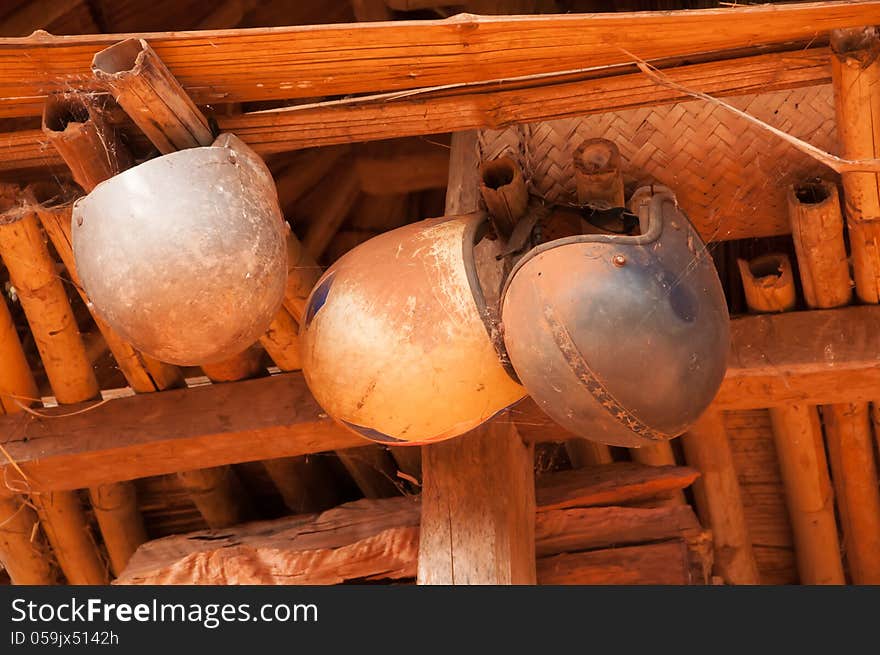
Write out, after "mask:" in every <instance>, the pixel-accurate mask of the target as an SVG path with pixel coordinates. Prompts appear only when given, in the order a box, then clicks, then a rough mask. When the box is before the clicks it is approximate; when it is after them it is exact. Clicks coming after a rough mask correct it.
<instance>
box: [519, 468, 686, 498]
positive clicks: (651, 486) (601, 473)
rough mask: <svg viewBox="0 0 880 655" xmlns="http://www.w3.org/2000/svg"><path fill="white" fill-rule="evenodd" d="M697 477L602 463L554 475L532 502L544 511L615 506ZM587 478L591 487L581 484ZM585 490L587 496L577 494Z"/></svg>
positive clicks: (681, 486) (676, 471) (670, 470)
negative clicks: (551, 480) (550, 482)
mask: <svg viewBox="0 0 880 655" xmlns="http://www.w3.org/2000/svg"><path fill="white" fill-rule="evenodd" d="M698 475H699V474H698V473H697V472H696V471H695V470H694V469H691V468H688V467H686V466H644V465H642V464H634V463H620V464H604V465H601V466H591V467H588V468H583V469H576V470H573V471H564V472H561V473H556V474H554V476H553V477H554V486H553V487H549V488H547V487H541V488H539V489H538V490H537V492H536V502H537V503H538V505H540V506H541V507H543V508H545V509H554V508H555V509H562V508H565V507H591V506H597V505H618V504H620V503H626V502H633V501H637V500H644V499H646V498H652V497H653V496H656V495H658V494H662V493H664V492H668V491H675V490H678V489H684V488H685V487H687V486H690V484H691V483H692V482H693V481H694V480H696V479H697V476H698ZM585 476H588V479H589V480H590V481H591V484H589V485H585V484H584V479H585ZM577 489H587V490H588V493H589V495H583V494H582V493H577V492H576V490H577Z"/></svg>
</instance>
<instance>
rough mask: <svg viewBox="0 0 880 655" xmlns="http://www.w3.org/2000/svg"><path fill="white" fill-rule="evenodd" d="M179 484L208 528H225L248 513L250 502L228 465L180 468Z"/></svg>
mask: <svg viewBox="0 0 880 655" xmlns="http://www.w3.org/2000/svg"><path fill="white" fill-rule="evenodd" d="M177 477H178V480H180V482H181V485H182V487H183V488H184V490H185V491H186V492H187V494H188V495H189V497H190V498H191V499H192V501H193V503H195V506H196V507H197V508H198V510H199V513H200V514H201V515H202V517H203V518H204V519H205V523H207V524H208V527H210V528H227V527H229V526H231V525H235V524H237V523H241V522H243V521H244V520H246V519H247V518H248V516H249V515H250V514H251V503H250V499H249V497H248V496H247V495H246V494H245V492H244V488H243V487H242V485H241V481H240V480H239V478H238V475H237V474H236V473H235V470H234V469H233V468H232V467H231V466H218V467H215V468H207V469H197V470H193V471H181V472H180V473H178V474H177Z"/></svg>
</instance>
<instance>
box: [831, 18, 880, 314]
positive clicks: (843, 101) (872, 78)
mask: <svg viewBox="0 0 880 655" xmlns="http://www.w3.org/2000/svg"><path fill="white" fill-rule="evenodd" d="M878 49H880V35H878V30H877V28H876V27H865V28H859V29H852V30H835V31H833V32H832V33H831V50H832V54H833V56H832V57H831V80H832V84H833V86H834V101H835V108H836V112H837V133H838V137H839V140H840V146H841V153H840V154H841V156H842V157H844V158H847V159H874V158H878V157H880V93H878V89H880V61H878V58H877V52H878ZM842 178H843V192H844V197H845V199H846V218H847V226H848V227H849V241H850V248H851V250H852V257H853V269H854V273H855V276H854V277H855V286H856V294H857V295H858V297H859V299H860V300H861V301H862V302H865V303H877V302H880V174H878V173H844V174H843V175H842Z"/></svg>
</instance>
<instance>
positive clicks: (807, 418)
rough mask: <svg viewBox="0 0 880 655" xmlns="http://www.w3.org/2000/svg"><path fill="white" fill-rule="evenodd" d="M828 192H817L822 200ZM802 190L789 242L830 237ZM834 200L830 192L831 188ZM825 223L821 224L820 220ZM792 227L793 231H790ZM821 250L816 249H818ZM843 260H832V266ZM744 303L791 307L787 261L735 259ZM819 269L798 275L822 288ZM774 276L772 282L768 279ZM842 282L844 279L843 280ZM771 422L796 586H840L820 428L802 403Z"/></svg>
mask: <svg viewBox="0 0 880 655" xmlns="http://www.w3.org/2000/svg"><path fill="white" fill-rule="evenodd" d="M827 190H828V189H827V188H825V187H823V188H822V189H820V191H817V192H816V193H820V192H821V193H822V195H823V196H824V198H823V200H827V197H828V194H827V193H825V191H827ZM805 193H812V192H804V193H797V192H796V191H794V190H790V193H789V207H790V208H793V213H792V214H791V217H792V226H793V229H794V230H796V231H797V233H799V235H800V236H796V237H795V243H796V244H797V243H798V240H799V239H800V243H801V245H802V246H803V245H804V244H809V243H811V242H814V243H815V236H816V231H819V230H821V231H823V232H824V236H826V237H827V238H828V239H832V238H833V237H834V236H835V233H833V232H830V231H828V230H827V229H826V226H828V225H829V224H834V222H835V221H834V219H833V217H832V216H829V215H828V214H829V212H828V211H826V210H825V209H823V208H822V203H816V202H812V203H810V202H807V206H806V207H803V206H801V204H802V203H803V202H804V201H805V200H810V199H812V198H814V197H816V196H813V195H809V196H805ZM834 195H835V197H836V189H834ZM793 201H794V202H797V204H796V205H793V204H792V202H793ZM823 219H825V220H823ZM836 223H837V232H836V236H837V238H839V239H841V240H842V237H843V224H842V222H841V221H840V211H839V207H838V211H837V221H836ZM795 225H796V227H795ZM820 250H821V248H820ZM801 252H803V256H804V261H805V262H806V261H810V262H815V261H818V262H821V260H822V258H823V253H821V252H817V249H816V248H815V247H806V248H803V247H802V248H800V249H799V250H798V253H799V256H800V254H801ZM841 261H842V263H843V267H844V271H846V261H845V259H844V260H837V262H836V265H837V266H839V265H840V263H841ZM739 266H740V273H741V274H742V281H743V288H744V289H745V290H746V302H747V303H748V305H749V310H750V311H752V312H777V311H778V312H781V311H787V310H789V309H791V308H792V307H793V306H794V297H795V287H794V278H793V276H792V274H791V262H790V261H789V259H788V257H787V256H786V255H782V254H772V255H765V256H764V257H759V258H757V259H754V260H752V261H751V262H748V263H747V262H745V261H743V260H742V259H740V260H739ZM821 271H822V267H821V266H820V267H816V268H813V267H810V270H807V271H804V272H803V274H802V275H803V276H809V277H811V278H812V279H814V280H816V281H817V282H818V284H819V285H821V284H822V278H821ZM774 277H775V278H776V279H775V280H774V279H773V278H774ZM847 282H848V280H847ZM769 411H770V420H771V422H772V424H773V440H774V444H775V446H776V455H777V457H778V459H779V469H780V473H781V476H782V482H783V484H784V485H785V500H786V505H787V506H788V515H789V517H790V519H791V527H792V532H793V533H794V542H795V557H796V559H797V565H798V574H799V577H800V582H801V584H810V585H814V584H844V583H845V582H846V579H845V577H844V572H843V562H842V560H841V555H840V541H839V539H838V536H837V520H836V518H835V515H834V494H833V492H832V488H831V478H830V477H829V474H828V461H827V459H826V457H825V444H824V442H823V439H822V424H821V422H820V420H819V411H818V409H817V408H816V407H813V406H810V405H803V404H790V405H785V406H782V407H772V408H770V410H769Z"/></svg>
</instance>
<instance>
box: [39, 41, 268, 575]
mask: <svg viewBox="0 0 880 655" xmlns="http://www.w3.org/2000/svg"><path fill="white" fill-rule="evenodd" d="M125 43H128V45H129V46H131V45H132V44H131V43H130V42H123V44H125ZM120 45H122V44H120ZM114 47H115V46H114ZM147 47H148V46H147ZM110 50H111V51H112V50H113V48H111V49H110ZM130 51H131V49H130V48H129V50H126V49H125V48H124V47H123V48H121V50H116V51H113V52H112V53H111V55H113V56H114V57H117V56H121V55H120V52H122V53H123V54H124V53H125V52H130ZM150 52H152V51H150ZM114 53H115V54H114ZM154 59H156V58H155V57H154V56H152V57H150V62H148V63H147V64H145V66H147V67H148V68H149V70H151V71H152V70H155V68H156V66H155V63H154V62H153V60H154ZM113 61H117V62H118V61H119V60H118V58H117V59H114V60H113ZM160 64H161V62H160ZM140 82H141V78H140V76H139V75H138V74H132V75H129V76H126V75H123V76H122V81H121V82H120V84H123V85H124V86H125V85H131V86H132V88H134V89H135V91H133V92H132V93H134V94H135V95H125V98H126V103H127V106H125V109H126V110H127V111H128V112H129V113H131V112H133V111H136V110H137V105H136V102H137V100H136V98H138V97H139V96H137V95H136V93H138V92H139V91H137V89H139V88H140V87H139V86H138V85H139V84H140ZM126 88H128V87H127V86H126ZM178 104H180V103H178ZM183 104H185V103H183ZM137 116H138V117H140V118H141V120H146V119H148V115H146V116H145V115H144V114H143V113H139V114H137ZM71 118H73V119H77V120H76V121H75V122H76V125H73V126H72V125H71V124H72V123H73V122H74V121H72V120H71ZM136 122H137V119H136ZM139 124H140V123H139ZM141 127H143V126H142V125H141ZM152 127H153V126H151V128H152ZM43 128H44V132H45V133H46V134H47V137H49V140H50V142H51V143H53V145H55V146H56V148H58V149H59V152H60V154H61V155H62V157H63V158H64V160H65V162H66V163H67V164H68V166H69V167H70V168H71V171H72V172H73V173H74V178H75V179H76V181H77V182H79V184H80V185H81V186H82V187H83V188H84V189H85V190H86V191H91V189H92V188H94V186H96V185H97V184H99V183H101V182H103V181H104V180H106V179H109V178H110V177H112V176H113V175H115V174H117V173H119V172H120V171H121V170H123V169H124V168H125V166H126V165H127V164H129V163H130V161H131V160H130V157H128V156H127V155H126V154H125V149H124V147H123V146H122V144H121V143H119V142H118V140H116V139H115V135H114V134H113V132H112V130H110V129H109V128H108V127H107V126H106V123H105V122H104V121H103V120H102V118H101V117H100V116H98V115H96V113H95V112H94V111H93V110H92V105H91V104H90V103H89V102H88V100H87V99H86V98H84V97H82V96H67V97H66V98H65V100H64V104H61V103H60V102H55V103H53V104H51V105H50V106H48V107H47V109H46V112H45V113H44V126H43ZM147 134H148V136H150V138H151V139H152V138H153V135H152V134H150V133H149V132H147ZM175 138H177V139H179V138H180V135H179V133H177V134H176V137H175ZM209 143H210V141H209ZM156 145H157V147H159V144H156ZM193 145H200V144H198V143H191V142H188V143H187V147H189V146H193ZM96 150H98V155H97V156H96V155H95V151H96ZM103 151H107V152H116V153H118V154H117V155H116V156H115V157H111V156H103V155H101V152H103ZM119 153H121V154H119ZM38 204H39V203H38ZM44 205H45V203H43V206H44ZM41 218H42V219H43V222H44V225H45V226H46V231H47V233H48V234H49V235H50V238H52V240H53V242H54V243H55V244H56V248H57V249H58V252H59V255H60V256H61V257H62V259H63V260H64V261H65V264H66V265H67V268H68V273H69V274H70V276H71V278H72V279H73V280H74V283H75V284H76V285H77V288H79V289H80V290H81V289H82V287H81V286H80V285H79V283H78V280H77V278H76V264H75V261H74V258H73V249H72V245H71V244H72V241H71V235H70V207H69V205H67V206H65V205H62V208H59V209H58V210H57V211H51V210H50V209H49V208H46V209H45V211H43V212H42V213H41ZM95 320H96V323H97V325H98V327H99V328H100V329H101V330H102V332H103V333H104V334H105V338H106V339H107V342H108V345H110V346H111V350H112V351H113V353H114V356H115V357H116V361H117V363H118V364H119V366H120V369H122V370H123V373H124V374H125V375H126V378H127V379H128V381H129V384H131V385H132V388H133V389H134V390H135V391H136V392H141V393H143V392H150V391H155V390H157V388H158V389H162V388H167V387H169V386H178V385H179V384H181V383H182V376H181V375H180V373H179V369H177V368H176V367H171V366H168V365H166V364H163V363H161V362H158V361H156V360H154V359H152V358H145V357H142V356H141V355H140V354H139V353H138V352H137V351H135V350H134V348H132V347H131V346H130V345H129V344H127V343H125V342H124V341H123V340H122V339H120V338H119V337H118V336H117V335H115V333H113V331H112V330H111V329H110V328H109V327H108V326H107V325H106V324H105V323H104V322H103V321H101V320H100V319H99V318H98V317H97V316H96V317H95ZM259 367H260V353H259V352H257V351H255V350H254V349H250V350H249V351H247V352H246V353H243V354H242V355H239V356H236V357H233V358H231V359H229V360H225V361H223V362H218V363H215V364H213V365H210V366H205V367H203V369H204V370H205V374H206V375H208V377H210V378H211V379H212V380H213V381H215V382H219V381H231V380H239V379H242V378H244V377H251V376H252V375H254V374H256V372H257V371H258V370H259ZM153 376H155V377H153ZM178 477H179V479H180V480H181V481H182V483H183V485H184V487H186V488H187V489H192V490H194V492H193V493H194V495H193V500H194V502H195V503H196V506H197V507H198V508H199V510H200V511H202V513H203V516H204V518H205V520H206V521H207V522H208V524H209V525H212V526H213V525H218V526H225V525H230V523H229V521H230V520H232V522H238V520H239V519H240V518H241V516H242V515H241V514H239V513H238V510H239V508H240V504H239V503H237V502H236V499H235V498H234V497H231V496H224V495H223V494H224V493H228V492H229V489H230V488H231V486H230V485H231V483H230V482H229V480H230V479H231V478H233V477H234V472H233V471H232V470H231V469H229V470H224V469H223V468H214V469H208V470H205V471H203V472H198V471H196V472H186V473H181V474H179V476H178ZM91 496H92V499H93V500H95V501H96V502H95V505H94V507H95V513H96V516H97V518H98V524H99V526H100V527H101V529H102V532H103V534H104V540H105V543H106V544H107V550H108V553H109V554H110V560H111V565H112V567H113V570H114V572H118V571H121V570H122V568H124V566H125V563H126V562H127V561H128V558H129V557H130V556H131V554H132V552H133V550H134V549H136V548H137V546H138V545H139V543H140V542H141V541H143V540H144V539H145V538H146V534H145V531H144V527H143V518H142V517H141V515H140V513H139V512H138V510H137V502H136V491H135V488H134V486H133V485H132V484H131V483H129V484H128V485H127V486H125V485H113V486H109V487H102V488H97V489H93V490H91ZM108 496H109V497H110V498H109V500H108ZM114 498H116V499H120V500H123V499H132V500H127V501H126V502H121V503H116V502H115V501H114V500H113V499H114ZM105 501H107V502H105ZM105 505H107V506H109V507H114V508H115V509H114V510H113V511H111V512H104V511H103V509H102V508H103V507H104V506H105ZM205 512H207V514H206V513H205ZM230 517H234V520H233V519H232V518H230Z"/></svg>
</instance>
